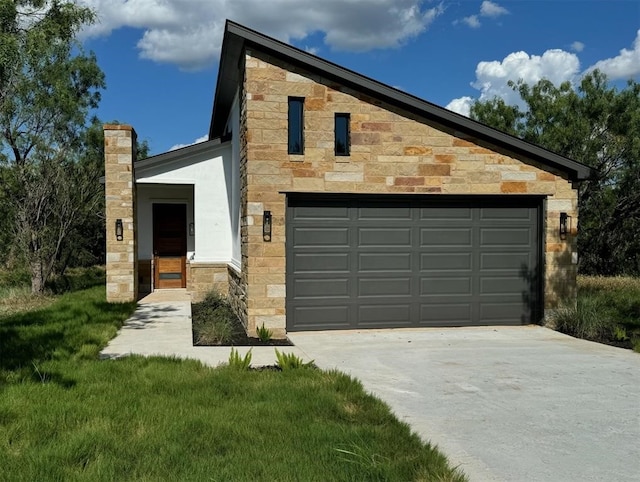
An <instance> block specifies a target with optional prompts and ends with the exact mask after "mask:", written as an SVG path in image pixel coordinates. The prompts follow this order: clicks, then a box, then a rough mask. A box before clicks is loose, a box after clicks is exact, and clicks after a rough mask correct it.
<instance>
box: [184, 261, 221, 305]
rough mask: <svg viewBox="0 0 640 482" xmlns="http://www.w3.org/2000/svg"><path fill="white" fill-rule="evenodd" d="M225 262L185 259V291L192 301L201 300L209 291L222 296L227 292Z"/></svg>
mask: <svg viewBox="0 0 640 482" xmlns="http://www.w3.org/2000/svg"><path fill="white" fill-rule="evenodd" d="M228 278H229V275H228V273H227V264H226V263H224V264H220V263H192V262H189V261H187V291H189V292H190V293H191V299H192V300H193V301H194V302H198V301H202V300H203V299H204V297H205V295H206V294H207V293H208V292H210V291H216V292H218V293H220V294H221V295H223V296H227V294H228V293H229V279H228Z"/></svg>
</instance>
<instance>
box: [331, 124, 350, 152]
mask: <svg viewBox="0 0 640 482" xmlns="http://www.w3.org/2000/svg"><path fill="white" fill-rule="evenodd" d="M349 119H350V116H349V114H336V117H335V142H336V156H348V155H349V147H350V145H349V144H350V139H349Z"/></svg>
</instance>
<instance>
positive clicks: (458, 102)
mask: <svg viewBox="0 0 640 482" xmlns="http://www.w3.org/2000/svg"><path fill="white" fill-rule="evenodd" d="M473 101H474V99H473V98H472V97H468V96H465V97H460V98H458V99H453V100H452V101H451V102H449V103H448V104H447V106H446V108H447V109H449V110H451V111H453V112H457V113H458V114H462V115H465V116H467V117H469V112H471V104H473Z"/></svg>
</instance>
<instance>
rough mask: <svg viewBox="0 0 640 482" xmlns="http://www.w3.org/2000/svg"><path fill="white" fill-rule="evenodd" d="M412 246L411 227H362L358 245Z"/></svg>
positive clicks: (359, 232) (359, 231)
mask: <svg viewBox="0 0 640 482" xmlns="http://www.w3.org/2000/svg"><path fill="white" fill-rule="evenodd" d="M366 246H374V247H380V246H387V247H391V246H393V247H398V246H401V247H405V248H410V247H411V228H408V227H405V228H360V229H359V230H358V247H366Z"/></svg>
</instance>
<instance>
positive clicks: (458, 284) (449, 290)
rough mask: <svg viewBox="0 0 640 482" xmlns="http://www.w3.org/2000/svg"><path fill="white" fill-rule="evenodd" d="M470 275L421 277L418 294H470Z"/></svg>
mask: <svg viewBox="0 0 640 482" xmlns="http://www.w3.org/2000/svg"><path fill="white" fill-rule="evenodd" d="M471 286H472V282H471V277H470V276H464V277H457V278H445V277H441V276H438V277H434V278H422V279H421V282H420V295H421V296H429V295H443V294H446V295H447V296H455V295H470V294H471V292H472V291H471Z"/></svg>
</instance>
